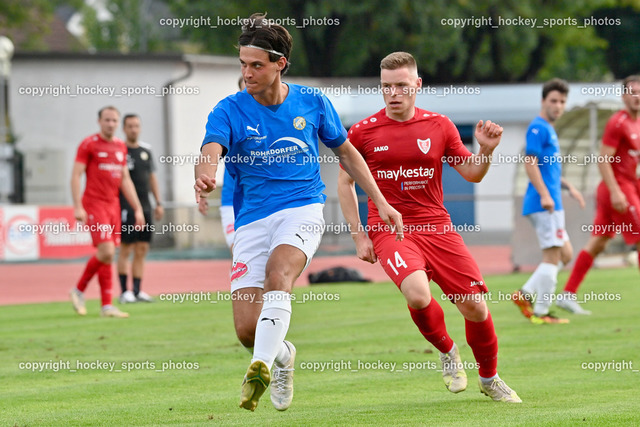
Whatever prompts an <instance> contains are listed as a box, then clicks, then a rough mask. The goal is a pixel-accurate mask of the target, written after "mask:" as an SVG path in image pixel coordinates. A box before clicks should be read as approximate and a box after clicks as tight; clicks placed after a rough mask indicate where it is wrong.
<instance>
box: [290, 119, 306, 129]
mask: <svg viewBox="0 0 640 427" xmlns="http://www.w3.org/2000/svg"><path fill="white" fill-rule="evenodd" d="M306 126H307V121H306V120H305V118H304V117H301V116H298V117H296V118H295V119H293V127H294V128H296V129H298V130H302V129H304V128H305V127H306Z"/></svg>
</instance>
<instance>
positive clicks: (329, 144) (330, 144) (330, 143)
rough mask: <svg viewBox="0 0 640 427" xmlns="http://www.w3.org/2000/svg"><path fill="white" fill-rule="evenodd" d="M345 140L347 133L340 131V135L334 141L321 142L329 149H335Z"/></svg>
mask: <svg viewBox="0 0 640 427" xmlns="http://www.w3.org/2000/svg"><path fill="white" fill-rule="evenodd" d="M346 140H347V131H346V130H344V129H342V133H341V134H340V136H338V137H337V138H336V139H333V140H331V141H322V143H323V144H324V145H326V146H327V147H329V148H336V147H339V146H341V145H342V144H344V142H345V141H346Z"/></svg>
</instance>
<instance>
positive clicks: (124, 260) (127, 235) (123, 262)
mask: <svg viewBox="0 0 640 427" xmlns="http://www.w3.org/2000/svg"><path fill="white" fill-rule="evenodd" d="M122 127H123V130H124V133H125V135H126V137H127V138H126V144H127V150H128V152H127V165H128V168H129V174H130V175H131V180H132V181H133V184H134V186H135V187H136V193H138V198H139V199H140V203H141V204H142V210H143V212H144V218H145V221H146V224H145V226H144V227H143V228H142V230H140V231H135V230H134V228H133V224H134V220H135V218H134V215H133V210H132V209H131V206H130V205H129V203H128V202H127V201H126V199H125V198H124V197H123V196H122V193H120V208H121V211H122V242H121V244H120V254H119V255H118V275H119V277H120V287H121V288H122V295H120V298H119V301H120V304H126V303H133V302H138V301H142V302H153V298H151V297H150V296H149V295H148V294H147V293H146V292H143V291H141V290H140V281H141V280H142V275H143V271H144V260H145V257H146V256H147V253H148V252H149V243H150V242H151V236H152V235H153V231H154V227H153V222H152V219H151V203H150V202H149V190H151V192H152V193H153V197H154V198H155V200H156V207H155V210H154V217H155V219H156V220H160V219H162V216H163V215H164V210H163V208H162V203H161V201H160V191H159V189H158V178H157V176H156V173H155V167H154V164H153V158H152V155H151V150H150V147H149V145H148V144H145V143H143V142H140V141H138V137H139V135H140V117H138V116H137V115H135V114H127V115H126V116H124V119H123V120H122ZM131 252H133V262H132V266H131V273H132V276H133V292H132V291H129V290H127V279H128V276H127V272H128V270H129V255H130V254H131Z"/></svg>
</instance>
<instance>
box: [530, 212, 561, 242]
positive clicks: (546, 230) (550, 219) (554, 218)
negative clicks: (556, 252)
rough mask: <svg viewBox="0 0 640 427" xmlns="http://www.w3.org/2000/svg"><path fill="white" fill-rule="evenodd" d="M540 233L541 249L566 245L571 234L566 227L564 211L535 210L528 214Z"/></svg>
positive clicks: (537, 232)
mask: <svg viewBox="0 0 640 427" xmlns="http://www.w3.org/2000/svg"><path fill="white" fill-rule="evenodd" d="M527 218H529V221H531V224H533V228H534V229H535V230H536V234H537V235H538V243H540V249H548V248H554V247H562V246H564V242H568V241H569V235H568V234H567V230H566V229H565V227H564V211H563V210H562V211H553V212H549V211H544V212H534V213H532V214H529V215H527Z"/></svg>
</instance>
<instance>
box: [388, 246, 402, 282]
mask: <svg viewBox="0 0 640 427" xmlns="http://www.w3.org/2000/svg"><path fill="white" fill-rule="evenodd" d="M394 257H395V266H394V263H393V262H391V259H389V258H387V264H388V265H389V267H391V269H392V270H393V272H394V273H396V276H397V275H398V274H400V273H398V270H397V269H398V268H400V267H404V268H407V263H406V262H404V260H403V259H402V257H401V256H400V254H399V253H398V251H395V252H394Z"/></svg>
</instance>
